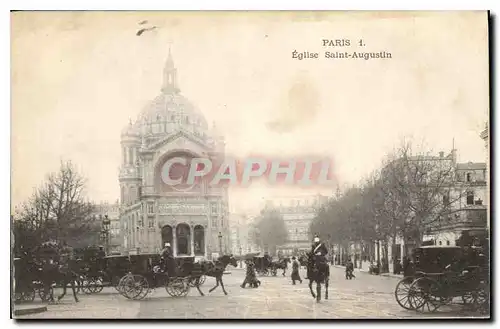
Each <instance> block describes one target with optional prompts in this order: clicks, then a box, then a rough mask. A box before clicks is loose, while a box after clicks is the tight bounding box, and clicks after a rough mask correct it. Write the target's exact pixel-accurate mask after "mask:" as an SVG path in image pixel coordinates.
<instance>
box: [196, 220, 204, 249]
mask: <svg viewBox="0 0 500 329" xmlns="http://www.w3.org/2000/svg"><path fill="white" fill-rule="evenodd" d="M194 254H195V255H196V256H203V255H204V254H205V229H204V228H203V226H201V225H196V226H195V227H194Z"/></svg>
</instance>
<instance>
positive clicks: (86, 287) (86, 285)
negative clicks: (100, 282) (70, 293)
mask: <svg viewBox="0 0 500 329" xmlns="http://www.w3.org/2000/svg"><path fill="white" fill-rule="evenodd" d="M82 291H83V292H84V293H85V294H86V295H90V294H91V293H92V279H88V278H87V279H85V280H83V281H82Z"/></svg>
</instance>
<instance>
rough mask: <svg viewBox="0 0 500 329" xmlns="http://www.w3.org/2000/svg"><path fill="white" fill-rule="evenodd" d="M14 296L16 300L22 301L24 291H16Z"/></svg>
mask: <svg viewBox="0 0 500 329" xmlns="http://www.w3.org/2000/svg"><path fill="white" fill-rule="evenodd" d="M14 297H15V300H16V302H20V301H22V300H23V293H22V292H16V293H15V294H14Z"/></svg>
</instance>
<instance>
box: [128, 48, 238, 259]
mask: <svg viewBox="0 0 500 329" xmlns="http://www.w3.org/2000/svg"><path fill="white" fill-rule="evenodd" d="M163 75H164V78H163V80H164V83H163V86H162V88H161V94H160V95H159V96H157V97H156V98H154V99H153V101H151V102H150V103H149V104H148V105H147V106H146V107H145V108H144V109H143V111H142V112H141V113H140V114H139V116H138V118H137V120H135V121H131V122H130V123H129V125H128V126H127V127H126V128H125V129H124V130H123V132H122V138H121V145H122V165H121V168H120V175H119V181H120V190H121V210H120V219H121V223H122V228H123V232H124V235H123V253H157V252H160V250H161V249H162V248H163V246H164V244H165V243H166V242H168V243H170V245H171V246H172V250H173V253H174V256H175V257H183V256H186V257H193V256H194V257H204V258H208V259H211V257H212V256H213V255H216V254H220V253H221V252H222V253H224V252H227V251H228V242H227V241H228V238H229V231H228V229H229V225H228V222H227V219H228V217H229V216H228V214H227V212H228V210H227V209H228V205H227V202H228V196H227V189H226V188H224V187H212V186H209V185H207V183H206V182H203V181H195V182H194V183H192V184H188V183H187V182H186V181H185V178H186V173H187V170H186V167H183V165H182V164H180V165H179V164H177V165H176V166H175V165H174V164H173V163H172V161H170V162H168V161H169V160H171V159H173V158H176V157H181V158H183V159H186V160H187V161H189V159H192V158H199V157H207V158H208V157H210V156H211V155H213V154H218V155H221V154H222V155H223V154H224V152H225V141H224V138H223V137H222V136H220V135H219V134H218V133H217V132H216V131H215V130H214V129H212V130H210V129H209V127H208V125H207V122H206V120H205V118H204V116H203V114H202V113H201V112H200V111H199V110H198V109H197V108H196V107H195V106H194V105H193V104H191V103H190V102H189V100H188V99H187V98H186V97H184V96H183V95H181V93H180V88H179V86H178V83H177V69H176V68H175V66H174V64H173V59H172V56H171V54H170V52H169V56H168V59H167V63H166V66H165V69H164V72H163ZM178 179H181V183H180V184H177V183H176V184H171V181H173V180H178ZM183 179H184V180H183ZM221 249H222V250H221Z"/></svg>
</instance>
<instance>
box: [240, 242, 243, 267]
mask: <svg viewBox="0 0 500 329" xmlns="http://www.w3.org/2000/svg"><path fill="white" fill-rule="evenodd" d="M241 251H242V250H241V245H240V268H243V259H241Z"/></svg>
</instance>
